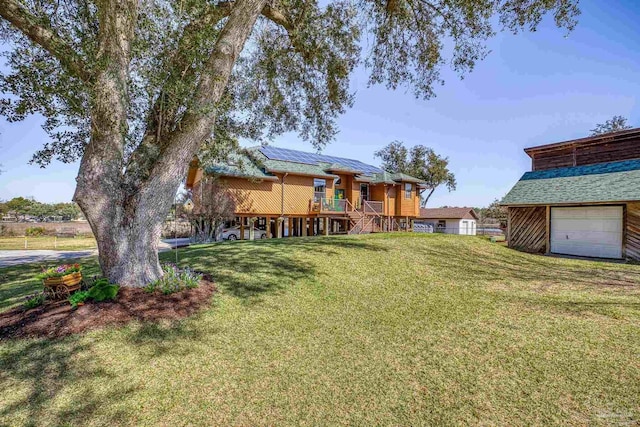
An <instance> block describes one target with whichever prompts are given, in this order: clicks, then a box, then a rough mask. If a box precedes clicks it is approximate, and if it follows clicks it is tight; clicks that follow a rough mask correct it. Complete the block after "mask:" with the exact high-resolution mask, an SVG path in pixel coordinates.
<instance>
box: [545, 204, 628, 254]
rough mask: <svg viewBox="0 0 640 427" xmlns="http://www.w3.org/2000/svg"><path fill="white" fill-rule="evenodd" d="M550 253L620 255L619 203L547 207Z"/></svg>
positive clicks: (620, 210)
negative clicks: (613, 204) (549, 208)
mask: <svg viewBox="0 0 640 427" xmlns="http://www.w3.org/2000/svg"><path fill="white" fill-rule="evenodd" d="M551 252H553V253H556V254H566V255H578V256H588V257H597V258H622V206H598V207H596V206H590V207H579V208H551Z"/></svg>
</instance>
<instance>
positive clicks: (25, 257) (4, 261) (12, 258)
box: [0, 239, 189, 268]
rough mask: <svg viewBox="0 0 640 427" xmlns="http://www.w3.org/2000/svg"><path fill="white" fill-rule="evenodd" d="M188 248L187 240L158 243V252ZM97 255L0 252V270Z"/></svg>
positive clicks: (91, 252) (92, 251) (94, 252)
mask: <svg viewBox="0 0 640 427" xmlns="http://www.w3.org/2000/svg"><path fill="white" fill-rule="evenodd" d="M176 246H177V247H179V248H180V247H184V246H189V239H167V240H163V241H161V242H160V244H159V245H158V250H159V251H160V252H164V251H169V250H171V249H173V248H175V247H176ZM96 255H98V250H97V249H87V250H83V251H50V250H26V251H25V250H17V251H0V268H2V267H11V266H14V265H20V264H29V263H32V262H50V261H62V260H64V259H73V258H84V257H89V256H96Z"/></svg>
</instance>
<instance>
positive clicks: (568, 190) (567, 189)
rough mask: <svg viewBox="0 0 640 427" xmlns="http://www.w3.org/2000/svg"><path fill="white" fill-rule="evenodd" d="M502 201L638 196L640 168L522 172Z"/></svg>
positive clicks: (598, 200) (585, 200) (537, 202)
mask: <svg viewBox="0 0 640 427" xmlns="http://www.w3.org/2000/svg"><path fill="white" fill-rule="evenodd" d="M523 178H524V179H521V180H520V181H518V182H517V183H516V185H515V186H514V187H513V188H512V189H511V191H509V193H507V195H506V196H505V197H504V199H502V202H501V204H502V205H554V204H571V203H602V202H621V201H630V200H640V169H636V170H627V171H622V172H609V173H599V174H587V175H578V176H563V175H562V174H561V175H560V176H556V177H552V178H538V179H534V178H532V177H531V174H529V175H528V176H527V175H526V174H525V176H524V177H523Z"/></svg>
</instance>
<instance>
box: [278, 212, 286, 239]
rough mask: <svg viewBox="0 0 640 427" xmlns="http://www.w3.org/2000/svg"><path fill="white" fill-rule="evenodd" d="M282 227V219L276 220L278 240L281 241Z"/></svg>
mask: <svg viewBox="0 0 640 427" xmlns="http://www.w3.org/2000/svg"><path fill="white" fill-rule="evenodd" d="M283 226H284V218H282V217H280V218H278V219H276V230H277V233H278V234H277V236H278V239H282V227H283Z"/></svg>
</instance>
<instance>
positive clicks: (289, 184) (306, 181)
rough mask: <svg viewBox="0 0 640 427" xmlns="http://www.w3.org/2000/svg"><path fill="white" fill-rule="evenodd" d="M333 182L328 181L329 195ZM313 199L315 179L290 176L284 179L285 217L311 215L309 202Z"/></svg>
mask: <svg viewBox="0 0 640 427" xmlns="http://www.w3.org/2000/svg"><path fill="white" fill-rule="evenodd" d="M329 184H331V186H333V180H331V179H327V193H328V192H329ZM311 199H313V177H310V176H300V175H288V176H287V177H286V178H285V179H284V213H285V215H300V214H302V215H305V214H308V213H309V202H310V201H311Z"/></svg>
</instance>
